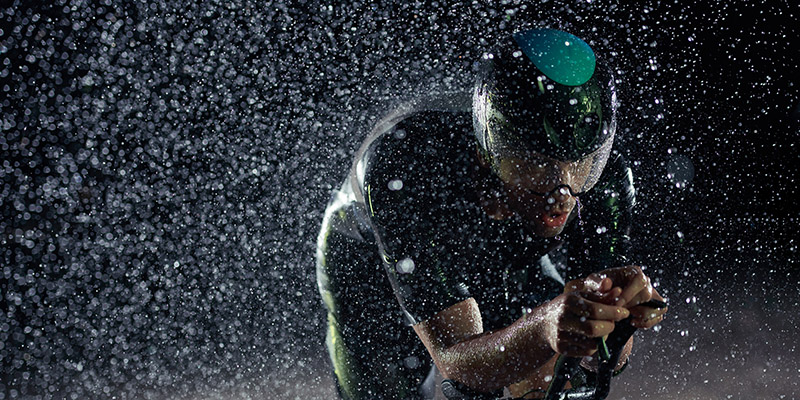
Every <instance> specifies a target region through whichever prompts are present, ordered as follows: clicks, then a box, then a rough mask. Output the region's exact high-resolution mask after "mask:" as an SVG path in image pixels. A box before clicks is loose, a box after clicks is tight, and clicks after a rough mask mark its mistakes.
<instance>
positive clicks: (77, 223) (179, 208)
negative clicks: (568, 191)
mask: <svg viewBox="0 0 800 400" xmlns="http://www.w3.org/2000/svg"><path fill="white" fill-rule="evenodd" d="M492 4H493V5H487V4H484V2H476V3H474V4H473V3H468V4H457V5H455V4H449V3H445V2H381V3H366V2H352V3H348V4H346V5H325V6H322V5H320V4H317V3H316V2H310V1H309V2H304V1H297V2H291V3H290V2H280V3H279V2H263V1H259V2H257V1H230V2H218V3H212V2H200V1H198V2H183V1H180V2H179V1H153V2H140V3H128V2H116V1H111V0H106V1H63V0H62V1H55V2H29V1H25V2H22V1H16V2H11V3H9V2H4V4H3V5H2V6H0V12H1V14H0V23H1V24H2V25H0V26H2V28H0V29H2V31H0V63H2V65H0V93H2V95H1V96H0V102H2V125H1V126H0V129H2V137H0V163H2V165H1V166H0V177H2V189H0V190H2V194H1V195H0V210H2V221H1V222H0V229H1V230H2V231H1V233H2V236H0V254H2V258H0V263H2V265H0V268H2V275H1V276H0V283H2V286H0V290H1V291H2V292H0V310H2V314H0V362H1V363H2V364H0V365H2V371H0V372H1V373H2V374H1V375H0V398H31V399H32V398H120V399H126V398H137V399H138V398H152V399H164V398H180V399H199V398H241V399H245V398H247V399H249V398H276V397H277V398H296V397H299V398H320V399H322V398H329V397H330V396H332V393H333V389H332V381H331V379H330V373H329V371H328V368H327V364H326V359H325V357H326V354H325V351H324V349H323V347H322V341H323V334H324V333H323V332H324V331H323V330H324V318H323V313H322V308H321V304H320V301H319V298H318V295H317V291H316V284H315V281H314V278H315V276H314V259H313V257H314V250H315V239H316V234H317V232H318V229H319V223H320V221H321V218H322V211H323V209H324V206H325V204H326V202H327V200H328V197H329V195H330V192H331V190H332V189H333V188H335V187H337V186H338V185H339V183H340V180H341V179H342V178H343V177H344V174H345V171H346V168H347V165H348V164H349V162H350V157H351V155H352V153H353V151H354V150H355V149H356V148H357V147H358V145H359V143H360V141H361V140H362V139H363V138H364V136H365V134H366V131H367V130H368V129H369V127H370V126H371V124H373V123H374V122H375V121H376V120H377V119H378V118H379V117H380V116H381V114H382V113H384V112H385V111H386V110H389V109H390V108H391V107H392V106H393V105H396V104H398V103H399V102H400V101H402V100H404V99H410V98H413V97H414V96H417V95H420V94H424V93H431V92H434V93H444V92H448V91H455V90H463V89H464V88H469V86H470V84H471V82H472V76H471V73H472V71H473V69H474V65H475V63H474V61H475V60H476V59H478V57H480V55H481V54H482V53H483V51H485V50H486V49H488V48H489V45H490V43H491V42H492V40H494V39H495V38H498V37H501V36H503V35H506V34H508V33H510V32H512V31H513V30H514V29H516V28H518V27H521V26H528V25H530V24H531V23H541V24H544V25H548V26H552V27H560V28H562V29H565V30H568V31H570V32H573V33H575V34H578V35H579V36H582V37H584V38H587V40H589V41H590V42H591V44H592V45H593V47H595V49H596V50H597V51H598V52H602V53H603V54H606V55H607V56H608V57H609V58H610V59H611V61H612V64H613V65H614V66H615V68H616V69H617V74H618V77H619V78H620V80H621V83H620V85H619V86H620V88H621V92H620V101H621V104H622V106H621V114H622V116H623V117H622V120H621V123H620V127H621V131H620V132H621V135H619V137H620V140H621V141H622V142H623V144H625V148H626V151H627V153H628V155H629V158H630V159H631V160H633V161H634V164H635V167H634V170H635V171H634V173H635V176H636V178H635V180H636V184H637V187H638V200H639V204H638V206H637V209H638V215H637V221H638V223H637V227H636V238H637V244H638V249H639V250H638V253H637V254H638V257H637V258H638V259H639V260H640V262H641V264H643V265H645V266H646V268H647V271H648V273H649V274H650V275H652V276H654V277H656V278H657V279H658V281H659V283H660V285H661V286H660V288H659V289H660V290H661V291H662V293H665V294H666V295H667V296H668V297H669V298H670V303H671V310H670V318H669V319H667V320H666V321H665V322H664V323H663V324H662V327H661V329H660V330H658V331H655V332H645V333H643V334H641V335H640V337H641V338H642V339H641V340H640V345H639V346H638V348H637V351H636V354H635V355H634V358H633V359H632V362H633V365H634V367H633V368H632V369H631V371H630V372H627V373H626V374H625V375H624V376H623V377H622V378H621V379H620V380H619V381H618V382H619V383H615V385H616V386H615V389H614V390H615V391H614V392H612V395H614V396H616V398H628V397H626V396H630V398H641V397H647V398H658V399H661V398H663V399H672V398H745V397H749V398H777V397H778V396H780V395H785V396H786V397H787V398H792V397H797V396H800V387H798V383H797V380H796V377H797V375H798V373H800V355H798V349H797V347H796V343H797V341H796V338H795V337H794V336H793V335H794V332H796V331H797V329H798V326H797V325H798V318H797V316H796V315H797V313H796V311H793V310H796V309H797V307H798V306H800V304H798V300H797V295H798V289H797V283H798V278H800V272H799V271H798V268H797V265H796V264H795V260H796V257H797V253H798V251H797V246H798V243H797V242H798V240H797V235H796V230H797V228H798V217H800V216H798V213H797V211H795V209H796V206H795V204H794V203H795V199H796V198H797V184H796V178H797V168H796V165H797V146H798V123H797V121H798V113H800V111H798V91H797V84H798V81H797V77H796V74H795V72H796V70H797V54H798V48H797V45H796V44H795V42H796V40H797V36H798V26H800V21H798V7H797V5H790V4H792V2H788V1H767V2H764V3H762V4H748V3H747V2H735V3H730V2H710V4H709V5H708V6H703V5H696V4H694V2H666V1H665V2H661V1H646V2H641V4H637V5H623V4H619V3H616V2H597V1H595V2H581V3H572V2H561V1H545V2H536V3H534V2H519V1H505V2H499V3H498V4H494V3H492Z"/></svg>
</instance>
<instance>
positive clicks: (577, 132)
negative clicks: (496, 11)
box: [473, 29, 616, 161]
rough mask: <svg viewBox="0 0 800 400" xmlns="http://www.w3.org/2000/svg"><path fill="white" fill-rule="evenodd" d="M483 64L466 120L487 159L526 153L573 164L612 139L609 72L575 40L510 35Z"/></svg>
mask: <svg viewBox="0 0 800 400" xmlns="http://www.w3.org/2000/svg"><path fill="white" fill-rule="evenodd" d="M484 60H485V66H484V70H483V73H482V74H481V76H480V79H479V81H478V83H477V85H476V87H475V91H474V93H473V117H474V124H475V136H476V139H477V141H478V144H479V145H480V146H481V148H482V149H483V150H484V152H485V153H486V155H487V156H489V157H490V158H492V157H502V156H503V154H508V153H509V152H513V153H514V154H525V153H530V152H533V153H536V154H539V155H544V156H547V157H551V158H554V159H558V160H563V161H575V160H580V159H582V158H584V157H586V156H588V155H590V154H592V153H594V152H595V151H597V150H599V149H600V148H601V147H603V145H604V144H606V143H607V142H608V141H609V140H613V137H614V130H615V128H616V94H615V89H614V85H613V80H612V77H611V74H610V72H609V71H608V69H607V68H605V67H604V66H603V65H602V64H600V63H599V62H598V59H597V57H596V56H595V53H594V51H593V50H592V48H591V47H590V46H589V45H588V44H587V43H586V42H584V41H583V40H581V39H580V38H578V37H577V36H574V35H572V34H569V33H567V32H563V31H558V30H553V29H531V30H525V31H521V32H517V33H516V34H514V35H513V37H512V38H511V39H510V40H507V41H505V42H504V43H501V44H500V46H499V47H498V48H497V49H496V51H495V52H494V53H491V54H486V55H485V56H484ZM605 147H608V146H605Z"/></svg>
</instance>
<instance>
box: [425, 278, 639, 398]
mask: <svg viewBox="0 0 800 400" xmlns="http://www.w3.org/2000/svg"><path fill="white" fill-rule="evenodd" d="M598 289H599V290H600V291H602V292H604V293H605V292H609V291H610V290H611V282H610V280H606V281H605V282H602V283H601V284H600V285H598ZM627 316H628V311H627V310H626V309H625V308H623V307H617V306H614V305H607V304H602V303H600V302H595V301H591V300H588V299H587V298H586V297H585V296H584V295H582V293H579V292H568V293H564V294H562V295H560V296H558V297H556V298H555V299H553V300H551V301H550V302H547V303H545V304H543V305H541V306H539V307H537V308H535V309H533V310H532V311H531V312H529V313H527V314H525V315H524V316H523V317H521V318H520V319H518V320H517V321H515V322H514V323H513V324H511V325H509V326H507V327H505V328H503V329H500V330H497V331H494V332H484V331H483V324H482V321H481V317H480V309H479V307H478V304H477V303H476V301H475V300H474V299H473V298H469V299H467V300H464V301H462V302H460V303H457V304H455V305H453V306H451V307H449V308H447V309H445V310H444V311H442V312H440V313H438V314H437V315H435V316H434V317H432V318H430V319H428V320H426V321H424V322H421V323H418V324H416V325H414V331H415V332H416V333H417V335H418V336H419V338H420V339H421V340H422V342H423V343H424V344H425V347H426V348H427V349H428V352H429V353H430V355H431V357H432V358H433V360H434V362H435V363H436V366H437V367H438V368H439V370H440V371H441V373H442V375H443V376H444V377H445V378H448V379H453V380H456V381H458V382H461V383H463V384H465V385H467V386H469V387H471V388H473V389H475V390H478V391H492V390H495V389H499V388H502V387H505V386H508V385H510V384H512V383H515V382H518V381H521V380H523V379H525V378H528V377H530V376H531V374H532V373H533V372H534V371H536V370H537V369H539V368H541V367H542V366H544V365H546V364H547V362H548V361H549V360H551V359H552V358H553V356H554V355H555V354H556V353H559V354H566V355H568V356H574V357H579V356H586V355H590V354H592V353H594V351H595V350H596V346H597V342H596V338H598V337H600V336H604V335H607V334H609V333H610V332H611V331H612V330H613V329H614V322H616V321H619V320H622V319H624V318H626V317H627Z"/></svg>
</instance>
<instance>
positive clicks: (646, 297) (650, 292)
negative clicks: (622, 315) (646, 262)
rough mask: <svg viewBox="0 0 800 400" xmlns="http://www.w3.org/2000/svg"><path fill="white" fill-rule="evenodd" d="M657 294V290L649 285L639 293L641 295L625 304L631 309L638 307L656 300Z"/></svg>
mask: <svg viewBox="0 0 800 400" xmlns="http://www.w3.org/2000/svg"><path fill="white" fill-rule="evenodd" d="M648 283H649V279H648ZM655 294H656V293H655V289H653V286H651V285H649V284H648V285H647V286H645V287H644V289H642V290H641V291H639V293H637V294H636V295H635V296H633V298H632V299H630V300H628V302H627V303H626V304H625V307H628V308H631V307H636V306H638V305H639V304H642V303H646V302H648V301H650V299H652V298H654V295H655Z"/></svg>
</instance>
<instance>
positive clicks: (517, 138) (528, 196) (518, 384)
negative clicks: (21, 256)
mask: <svg viewBox="0 0 800 400" xmlns="http://www.w3.org/2000/svg"><path fill="white" fill-rule="evenodd" d="M482 61H483V64H484V69H483V72H482V73H481V75H480V78H479V79H478V82H477V83H476V85H475V87H474V90H473V91H472V95H471V99H472V101H471V104H469V101H459V99H460V98H459V97H458V96H449V97H446V98H439V99H422V100H418V101H415V102H412V103H410V104H407V105H404V106H402V107H400V108H399V109H398V110H396V111H395V112H393V113H391V114H389V115H388V116H387V117H386V118H384V119H383V120H382V121H381V122H380V123H378V124H377V126H376V127H375V128H374V130H373V132H372V133H371V134H370V136H369V137H368V138H367V139H366V141H365V142H364V143H363V145H362V146H361V148H360V150H359V151H358V153H357V154H356V156H355V160H354V163H353V166H352V168H351V171H350V174H349V175H348V177H347V178H346V179H345V182H344V183H343V185H342V187H341V189H340V190H338V191H337V192H336V193H335V194H334V196H333V198H332V200H331V202H330V204H329V205H328V208H327V210H326V212H325V218H324V221H323V226H322V230H321V232H320V235H319V238H318V250H317V278H318V284H319V289H320V293H321V295H322V298H323V301H324V304H325V306H326V309H327V312H328V321H329V326H328V330H327V346H328V350H329V352H330V356H331V360H332V363H333V367H334V374H335V379H336V382H337V387H338V389H339V393H340V395H341V396H342V397H343V398H346V399H360V398H370V399H374V398H391V399H406V398H430V397H432V396H433V395H434V390H435V387H436V385H437V384H438V383H439V381H440V380H441V378H442V377H443V378H447V379H449V380H451V381H453V382H457V383H458V384H459V385H462V387H463V388H464V389H465V390H467V391H473V392H474V393H495V394H497V393H502V390H503V389H504V388H507V389H508V390H509V391H510V392H511V393H512V394H513V395H515V396H521V395H522V394H524V393H535V392H536V391H537V390H538V391H541V390H543V389H545V388H546V387H547V381H548V380H549V379H550V377H549V376H550V375H552V373H553V372H552V371H553V365H554V363H555V361H556V357H557V356H558V355H559V354H563V355H567V356H572V357H586V358H585V359H584V362H583V365H584V366H585V367H586V368H587V369H589V370H590V369H591V368H592V359H593V357H592V355H593V354H594V353H595V350H596V348H597V340H598V338H600V337H603V336H606V335H608V334H609V333H611V332H612V331H613V329H614V326H615V322H617V321H620V320H622V319H624V318H627V317H632V324H633V326H635V327H639V328H649V327H652V326H654V325H655V324H657V323H658V322H660V321H661V319H662V318H663V315H664V313H665V312H666V309H656V308H649V307H647V306H644V305H640V304H642V303H646V302H648V301H649V300H651V299H656V300H663V299H662V298H661V296H660V295H659V294H658V292H657V291H656V289H654V288H653V285H652V284H651V283H650V280H649V278H648V277H647V276H646V275H645V274H644V273H643V271H642V270H641V268H639V267H638V266H635V265H633V264H632V263H631V261H630V260H628V258H627V252H628V247H629V237H628V234H629V231H630V224H631V212H632V207H633V206H634V203H635V191H634V188H633V178H632V173H631V170H630V169H629V167H628V166H627V163H626V161H625V159H624V158H623V156H622V154H621V153H620V152H619V151H618V150H617V149H616V148H615V146H614V137H615V133H616V112H617V104H616V92H615V87H614V80H613V78H612V76H611V73H610V71H609V69H608V67H607V66H606V65H604V63H603V62H602V60H601V59H600V58H598V57H597V56H596V55H595V53H594V51H593V50H592V49H591V47H590V46H589V45H588V44H587V43H586V42H584V41H583V40H581V39H579V38H578V37H576V36H574V35H571V34H569V33H566V32H563V31H558V30H552V29H531V30H524V31H520V32H517V33H516V34H514V35H513V36H512V37H510V38H508V40H506V41H505V42H503V43H501V44H499V45H498V47H497V48H496V50H495V51H493V52H491V53H487V54H486V55H485V56H484V57H483V60H482ZM631 346H632V342H628V343H627V345H626V346H625V349H624V351H623V354H622V357H621V358H620V362H619V365H618V366H617V367H619V368H621V367H622V366H623V365H624V364H625V362H626V360H627V356H628V354H629V352H630V349H631ZM439 375H441V377H440V376H439Z"/></svg>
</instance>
